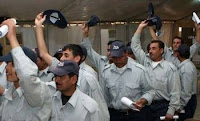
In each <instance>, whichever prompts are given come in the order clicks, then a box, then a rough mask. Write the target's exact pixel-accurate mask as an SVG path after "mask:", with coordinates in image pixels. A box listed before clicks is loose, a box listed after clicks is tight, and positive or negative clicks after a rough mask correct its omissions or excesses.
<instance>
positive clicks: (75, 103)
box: [50, 60, 101, 121]
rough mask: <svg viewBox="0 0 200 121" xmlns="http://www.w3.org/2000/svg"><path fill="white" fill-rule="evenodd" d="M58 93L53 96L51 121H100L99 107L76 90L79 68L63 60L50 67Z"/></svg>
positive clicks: (73, 63)
mask: <svg viewBox="0 0 200 121" xmlns="http://www.w3.org/2000/svg"><path fill="white" fill-rule="evenodd" d="M50 72H52V73H54V74H55V82H56V87H57V89H58V91H57V92H56V93H55V94H54V96H53V112H52V116H51V121H58V120H60V121H65V120H69V121H101V119H100V118H99V115H98V114H99V106H98V104H97V102H96V101H95V100H93V99H92V98H90V97H89V96H88V95H86V94H84V93H82V92H81V91H80V90H79V89H78V88H76V83H77V81H78V75H79V67H78V65H77V64H76V63H75V62H73V61H70V60H64V61H61V62H59V63H58V64H57V66H55V67H52V68H51V69H50Z"/></svg>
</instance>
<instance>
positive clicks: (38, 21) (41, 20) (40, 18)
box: [35, 12, 46, 27]
mask: <svg viewBox="0 0 200 121" xmlns="http://www.w3.org/2000/svg"><path fill="white" fill-rule="evenodd" d="M45 20H46V15H44V16H43V12H41V13H39V14H38V15H37V16H36V18H35V25H36V27H37V26H42V24H43V23H44V21H45Z"/></svg>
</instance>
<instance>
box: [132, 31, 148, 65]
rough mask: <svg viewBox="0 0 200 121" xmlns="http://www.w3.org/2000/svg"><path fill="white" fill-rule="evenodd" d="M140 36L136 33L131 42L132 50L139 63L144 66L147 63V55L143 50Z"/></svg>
mask: <svg viewBox="0 0 200 121" xmlns="http://www.w3.org/2000/svg"><path fill="white" fill-rule="evenodd" d="M140 36H141V35H140V34H137V33H135V34H134V36H133V37H132V40H131V49H132V51H133V53H134V55H135V57H136V59H137V61H138V62H139V63H140V64H142V65H144V64H145V62H146V59H147V58H146V54H145V52H144V50H142V47H141V42H140Z"/></svg>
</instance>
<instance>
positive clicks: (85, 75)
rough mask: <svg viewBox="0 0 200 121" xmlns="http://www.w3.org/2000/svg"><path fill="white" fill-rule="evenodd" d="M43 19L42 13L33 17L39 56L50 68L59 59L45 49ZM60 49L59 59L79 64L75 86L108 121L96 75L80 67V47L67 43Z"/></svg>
mask: <svg viewBox="0 0 200 121" xmlns="http://www.w3.org/2000/svg"><path fill="white" fill-rule="evenodd" d="M44 20H45V16H42V14H39V15H38V16H37V17H36V19H35V24H36V35H37V44H38V48H39V52H40V56H41V57H42V58H43V59H44V61H46V62H47V63H48V65H49V66H50V68H52V67H54V66H56V65H57V64H58V63H59V60H58V59H56V58H54V57H52V56H50V55H49V53H48V51H47V48H46V45H45V41H44V36H43V28H42V23H43V22H44ZM62 51H63V55H62V57H61V58H60V61H64V60H72V61H74V62H75V63H77V64H78V65H79V66H80V70H79V79H78V82H77V88H78V89H80V90H81V91H82V92H83V93H85V94H87V95H89V96H90V97H91V98H93V99H94V100H95V101H96V102H97V103H98V104H99V108H100V111H99V112H98V113H100V114H99V118H100V119H101V120H102V121H108V120H109V112H108V108H107V105H106V102H105V99H104V96H103V94H102V90H101V88H100V86H99V83H98V80H97V78H96V77H94V76H93V74H91V73H90V72H89V71H86V69H84V68H82V67H83V66H84V63H82V62H83V60H84V59H83V58H82V57H83V55H84V54H83V51H82V48H81V47H80V46H79V45H77V44H67V45H66V46H64V47H63V48H62ZM82 59H83V60H82Z"/></svg>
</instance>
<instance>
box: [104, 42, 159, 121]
mask: <svg viewBox="0 0 200 121" xmlns="http://www.w3.org/2000/svg"><path fill="white" fill-rule="evenodd" d="M110 57H112V58H113V63H112V64H109V65H107V66H106V67H104V69H103V71H102V73H101V74H102V84H103V91H104V97H105V100H106V102H107V105H108V107H109V112H110V118H111V121H130V120H131V121H145V120H147V119H146V118H147V117H146V113H147V110H146V108H145V107H144V108H142V107H143V106H145V105H146V104H151V101H152V99H153V97H154V94H155V93H154V90H151V89H152V88H151V87H149V86H148V84H147V80H146V74H145V73H146V71H145V68H144V67H143V66H142V65H140V64H138V63H135V62H134V61H132V59H130V58H129V57H127V53H126V47H125V44H124V43H123V42H122V41H115V42H113V43H112V44H111V46H110ZM122 97H127V98H129V99H130V100H132V101H134V102H136V103H137V104H138V105H139V106H138V107H137V108H139V109H140V108H142V109H141V110H140V112H134V111H132V110H131V109H129V107H126V106H125V105H123V104H122V103H121V99H122Z"/></svg>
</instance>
